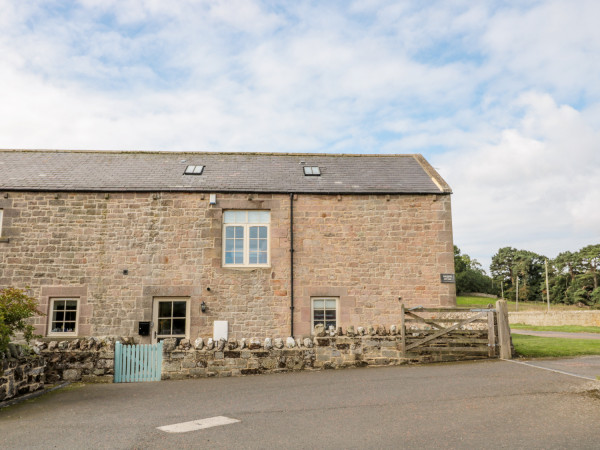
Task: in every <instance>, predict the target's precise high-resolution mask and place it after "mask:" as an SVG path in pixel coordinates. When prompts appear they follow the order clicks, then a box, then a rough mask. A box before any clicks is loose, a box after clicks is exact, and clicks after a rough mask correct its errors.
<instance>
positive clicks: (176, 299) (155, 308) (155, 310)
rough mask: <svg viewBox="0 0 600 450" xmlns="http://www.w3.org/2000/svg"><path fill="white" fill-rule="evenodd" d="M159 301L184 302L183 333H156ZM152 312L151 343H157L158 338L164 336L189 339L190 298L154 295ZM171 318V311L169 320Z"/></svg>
mask: <svg viewBox="0 0 600 450" xmlns="http://www.w3.org/2000/svg"><path fill="white" fill-rule="evenodd" d="M160 302H185V335H182V334H169V335H167V334H161V335H159V334H158V320H159V316H158V304H159V303H160ZM153 303H154V304H153V312H152V319H153V324H154V326H153V328H154V329H153V330H152V342H153V343H155V344H156V343H157V342H158V340H159V339H166V338H171V337H174V338H177V339H189V338H190V322H191V321H192V317H191V315H190V311H191V302H190V298H189V297H154V302H153ZM172 318H173V315H172V313H171V320H172Z"/></svg>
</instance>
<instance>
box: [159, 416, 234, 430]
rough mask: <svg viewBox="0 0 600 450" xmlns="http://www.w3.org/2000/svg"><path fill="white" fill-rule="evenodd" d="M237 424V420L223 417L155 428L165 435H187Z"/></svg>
mask: <svg viewBox="0 0 600 450" xmlns="http://www.w3.org/2000/svg"><path fill="white" fill-rule="evenodd" d="M236 422H239V420H237V419H232V418H230V417H225V416H217V417H209V418H207V419H200V420H192V421H191V422H182V423H176V424H173V425H165V426H164V427H156V428H157V429H159V430H161V431H165V432H167V433H187V432H188V431H197V430H203V429H205V428H211V427H218V426H221V425H230V424H232V423H236Z"/></svg>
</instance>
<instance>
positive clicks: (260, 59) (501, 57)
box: [0, 0, 600, 266]
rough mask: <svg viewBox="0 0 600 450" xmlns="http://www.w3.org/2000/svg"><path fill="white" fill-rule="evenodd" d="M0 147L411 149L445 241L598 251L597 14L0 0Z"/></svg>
mask: <svg viewBox="0 0 600 450" xmlns="http://www.w3.org/2000/svg"><path fill="white" fill-rule="evenodd" d="M0 8H1V10H2V12H3V13H2V15H1V16H0V30H1V31H0V52H1V53H0V54H2V55H3V56H2V58H1V59H0V95H1V97H0V98H2V99H3V101H2V102H1V103H0V136H2V138H1V140H0V147H2V148H56V149H104V150H119V149H128V150H131V149H133V150H135V149H144V150H164V151H177V150H186V151H187V150H198V151H269V152H336V153H340V152H344V153H422V154H423V155H424V156H425V157H426V158H428V159H429V160H430V161H431V163H432V164H433V165H434V166H435V167H436V168H437V169H438V170H439V171H440V173H441V174H442V175H443V176H444V177H445V178H446V180H447V181H448V182H449V183H450V185H451V186H452V187H453V189H454V196H453V211H454V214H453V216H454V239H455V243H456V244H457V245H458V246H459V247H461V249H462V250H463V252H465V253H468V254H470V255H471V256H472V257H475V258H477V259H479V260H480V261H481V262H482V263H483V264H484V265H485V266H487V265H488V264H489V261H490V258H491V256H492V255H493V254H494V253H495V252H496V251H497V250H498V248H500V247H503V246H509V245H510V246H513V247H517V248H524V249H528V250H532V251H536V252H538V253H541V254H545V255H547V256H549V257H554V256H556V254H557V253H559V252H561V251H564V250H577V249H578V248H580V247H582V246H584V245H587V244H591V243H598V242H600V208H599V207H598V206H599V205H600V181H599V180H600V149H599V148H598V143H599V142H600V140H599V138H600V83H598V74H599V73H600V27H598V26H597V24H596V22H597V18H598V17H600V3H598V2H594V1H586V0H578V1H542V0H539V1H522V0H520V1H503V2H499V1H478V2H473V1H448V0H447V1H437V2H436V1H430V2H422V1H385V0H365V1H360V2H342V1H339V2H335V1H320V2H278V1H263V2H261V1H253V0H245V1H242V0H229V1H217V0H213V1H192V0H187V1H172V2H161V1H158V0H82V1H78V2H76V1H72V2H67V1H37V2H36V1H31V2H22V1H17V0H0Z"/></svg>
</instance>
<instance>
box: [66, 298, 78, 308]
mask: <svg viewBox="0 0 600 450" xmlns="http://www.w3.org/2000/svg"><path fill="white" fill-rule="evenodd" d="M65 304H66V308H67V309H70V310H75V309H77V302H76V301H75V300H69V301H66V302H65Z"/></svg>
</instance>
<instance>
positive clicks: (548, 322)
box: [508, 311, 600, 327]
mask: <svg viewBox="0 0 600 450" xmlns="http://www.w3.org/2000/svg"><path fill="white" fill-rule="evenodd" d="M508 319H509V321H510V323H523V324H526V325H534V326H560V325H581V326H584V327H600V311H551V312H535V311H527V312H510V313H508Z"/></svg>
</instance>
